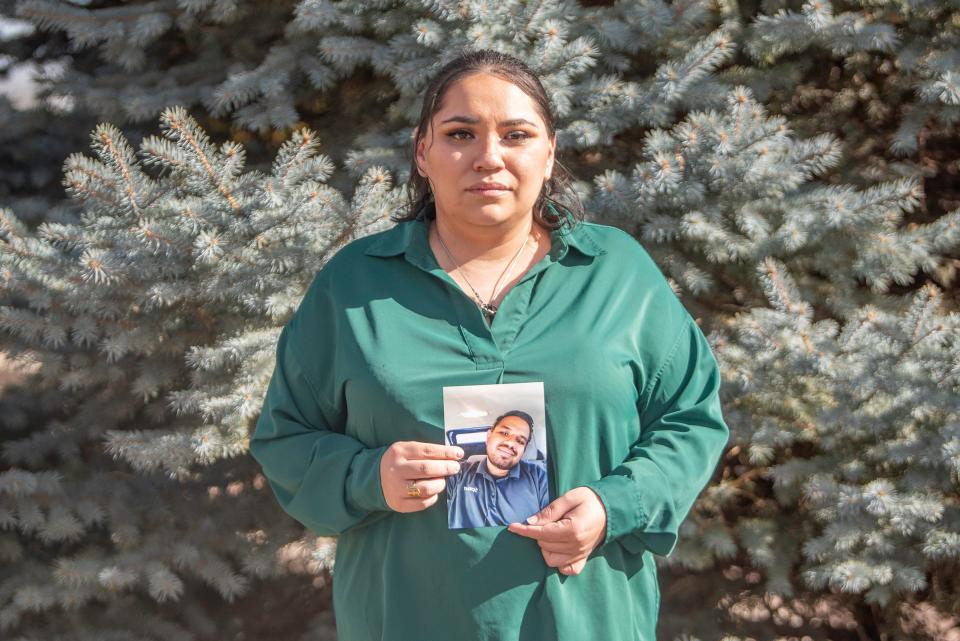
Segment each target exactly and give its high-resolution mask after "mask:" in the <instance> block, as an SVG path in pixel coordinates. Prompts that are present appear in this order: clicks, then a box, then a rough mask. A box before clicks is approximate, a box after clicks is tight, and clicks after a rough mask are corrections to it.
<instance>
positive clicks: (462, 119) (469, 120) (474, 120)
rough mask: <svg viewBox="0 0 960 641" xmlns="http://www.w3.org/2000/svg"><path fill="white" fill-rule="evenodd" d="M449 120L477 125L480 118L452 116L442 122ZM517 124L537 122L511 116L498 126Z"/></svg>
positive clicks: (533, 125)
mask: <svg viewBox="0 0 960 641" xmlns="http://www.w3.org/2000/svg"><path fill="white" fill-rule="evenodd" d="M448 122H462V123H464V124H467V125H476V124H478V123H479V122H480V119H479V118H473V117H471V116H451V117H449V118H447V119H446V120H444V121H442V122H441V123H440V124H441V125H443V124H446V123H448ZM517 125H530V126H531V127H536V126H537V125H536V123H532V122H530V121H529V120H527V119H526V118H511V119H510V120H501V121H500V122H499V123H498V124H497V126H499V127H515V126H517Z"/></svg>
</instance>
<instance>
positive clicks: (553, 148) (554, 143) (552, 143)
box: [543, 135, 557, 180]
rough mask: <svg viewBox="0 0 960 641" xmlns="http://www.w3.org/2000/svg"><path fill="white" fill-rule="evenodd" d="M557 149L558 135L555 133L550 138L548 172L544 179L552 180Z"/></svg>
mask: <svg viewBox="0 0 960 641" xmlns="http://www.w3.org/2000/svg"><path fill="white" fill-rule="evenodd" d="M556 149H557V136H556V135H554V136H553V138H551V139H550V151H549V152H548V153H547V172H546V174H545V175H544V177H543V179H544V180H550V176H552V175H553V159H554V157H555V155H554V154H555V152H556Z"/></svg>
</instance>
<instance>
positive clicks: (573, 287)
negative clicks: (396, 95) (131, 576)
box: [250, 51, 728, 641]
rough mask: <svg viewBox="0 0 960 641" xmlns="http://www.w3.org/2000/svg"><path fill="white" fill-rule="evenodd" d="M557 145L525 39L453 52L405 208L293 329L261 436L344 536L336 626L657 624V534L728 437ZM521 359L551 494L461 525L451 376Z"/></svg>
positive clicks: (576, 629) (287, 475)
mask: <svg viewBox="0 0 960 641" xmlns="http://www.w3.org/2000/svg"><path fill="white" fill-rule="evenodd" d="M555 149H556V135H555V126H554V120H553V116H552V114H551V111H550V108H549V103H548V100H547V97H546V94H545V92H544V90H543V87H542V86H541V84H540V82H539V81H538V79H537V78H536V76H535V75H534V74H533V73H532V72H531V71H530V69H528V68H527V67H526V66H525V65H524V64H523V63H522V62H521V61H519V60H517V59H515V58H512V57H510V56H506V55H503V54H500V53H496V52H493V51H476V52H473V53H468V54H465V55H463V56H461V57H459V58H457V59H455V60H453V61H452V62H450V63H449V64H447V65H446V66H445V67H444V68H443V69H441V70H440V72H439V73H438V75H437V76H436V77H435V78H434V80H433V82H432V83H431V85H430V86H429V87H428V89H427V92H426V95H425V96H424V103H423V110H422V113H421V117H420V122H419V124H418V126H417V129H416V131H415V136H414V141H413V165H412V167H411V175H412V178H411V186H412V191H413V194H412V199H411V200H412V203H413V206H412V207H411V208H410V212H408V215H406V216H404V217H403V218H401V219H400V221H399V222H398V224H397V225H396V226H395V227H393V228H392V229H390V230H387V231H384V232H380V233H377V234H373V235H371V236H368V237H366V238H361V239H358V240H356V241H353V242H351V243H349V244H348V245H347V246H346V247H344V248H343V249H341V250H340V251H339V252H338V253H337V254H336V255H335V256H334V257H333V258H332V259H331V260H330V261H329V262H328V263H327V264H326V265H325V266H324V268H323V269H322V270H321V271H320V273H319V274H318V275H317V276H316V278H315V279H314V281H313V282H312V284H311V286H310V288H309V290H308V291H307V293H306V295H305V297H304V299H303V301H302V302H301V305H300V307H299V308H298V310H297V312H296V313H295V314H294V316H293V317H292V318H291V319H290V321H289V322H288V323H287V325H286V326H285V327H284V328H283V331H282V332H281V334H280V338H279V341H278V345H277V360H276V369H275V370H274V373H273V377H272V378H271V381H270V385H269V388H268V391H267V396H266V399H265V402H264V407H263V411H262V414H261V416H260V419H259V421H258V423H257V426H256V429H255V431H254V434H253V436H252V438H251V442H250V450H251V453H252V454H253V456H254V457H255V458H256V460H257V461H258V462H259V463H260V464H261V466H262V467H263V470H264V474H265V475H266V477H267V478H268V479H269V481H270V485H271V487H272V489H273V491H274V493H275V495H276V497H277V499H278V501H279V502H280V504H281V505H282V506H283V508H284V509H285V510H286V511H287V512H288V513H289V514H291V515H292V516H293V517H294V518H296V519H297V520H299V521H300V522H302V523H303V524H305V525H307V526H308V527H310V528H312V529H313V530H314V531H316V532H317V533H319V534H323V535H337V536H339V539H338V543H337V556H336V570H335V579H334V611H335V615H336V621H337V631H338V635H339V638H340V640H341V641H372V640H374V639H377V640H381V639H382V640H394V639H396V640H402V641H414V640H432V639H458V640H459V639H490V640H493V639H497V640H508V639H522V640H525V641H526V640H530V641H534V640H547V639H551V640H552V639H582V638H586V637H587V635H590V637H592V638H599V639H605V640H619V639H644V640H648V641H653V640H654V639H655V626H656V620H657V614H658V609H659V601H660V596H659V589H658V586H657V577H656V568H655V565H654V558H653V554H654V553H656V554H660V555H667V554H669V553H670V552H671V551H672V550H673V547H674V545H675V543H676V537H677V530H678V528H679V525H680V523H681V521H682V520H683V519H684V518H685V516H686V515H687V513H688V512H689V509H690V507H691V505H692V503H693V501H694V499H695V498H696V496H697V494H698V493H699V492H700V490H701V489H702V488H703V487H704V486H705V485H706V483H707V482H708V481H709V478H710V476H711V474H712V471H713V469H714V467H715V465H716V463H717V461H718V459H719V456H720V454H721V452H722V449H723V447H724V445H725V444H726V441H727V436H728V429H727V426H726V425H725V424H724V422H723V418H722V416H721V411H720V405H719V400H718V396H717V392H718V388H719V385H720V376H719V372H718V369H717V363H716V360H715V359H714V357H713V355H712V354H711V352H710V348H709V345H708V343H707V341H706V339H705V338H704V336H703V334H702V333H701V332H700V330H699V328H698V327H697V325H696V323H695V322H693V319H692V318H691V317H690V315H689V314H688V313H687V312H686V310H685V309H684V307H683V306H682V305H681V304H680V302H679V300H678V299H677V297H676V296H675V295H674V293H673V291H672V290H671V289H670V287H669V285H668V283H667V282H666V280H665V279H664V277H663V275H662V274H661V273H660V271H659V270H658V268H657V267H656V265H655V264H654V263H653V262H652V260H651V259H650V257H649V256H648V255H647V253H646V252H645V251H644V250H643V248H642V247H641V246H640V245H639V244H638V243H637V242H636V241H635V240H634V239H633V238H632V237H631V236H629V235H628V234H626V233H624V232H622V231H620V230H617V229H615V228H612V227H607V226H604V225H598V224H592V223H587V222H584V221H582V220H580V219H581V217H582V216H580V215H575V214H574V213H572V209H571V208H570V207H565V206H562V205H561V204H560V202H559V201H558V200H555V199H554V198H553V196H552V195H553V194H558V192H559V191H561V190H562V188H563V186H564V185H565V184H566V182H567V180H566V179H567V177H566V176H564V175H563V174H564V172H563V170H562V168H561V167H560V166H559V164H558V163H556V162H555V160H554V153H555ZM558 195H559V194H558ZM532 381H542V382H543V383H544V394H545V411H546V422H547V435H548V436H547V450H548V451H549V452H550V456H549V462H548V474H549V486H550V497H551V498H552V501H551V502H550V504H549V505H547V507H546V508H545V509H543V510H542V511H541V512H540V513H538V514H537V515H535V516H534V517H532V518H531V519H530V521H531V522H530V523H514V524H511V525H510V526H509V527H483V528H474V529H465V530H451V529H449V528H448V526H447V510H446V506H445V503H446V501H441V500H440V499H441V493H442V492H443V489H444V485H445V479H446V477H447V476H449V475H451V474H455V473H457V471H458V470H459V464H458V462H457V461H458V459H460V458H461V457H462V455H463V452H462V451H461V450H460V449H459V448H457V447H452V446H446V445H443V433H444V432H443V403H442V389H443V387H444V386H457V385H485V384H490V385H493V384H500V383H517V382H532Z"/></svg>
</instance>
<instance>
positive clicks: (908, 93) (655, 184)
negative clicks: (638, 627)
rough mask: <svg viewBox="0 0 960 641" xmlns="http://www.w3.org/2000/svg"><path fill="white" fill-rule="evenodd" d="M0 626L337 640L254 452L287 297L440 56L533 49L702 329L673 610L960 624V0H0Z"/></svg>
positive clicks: (842, 623)
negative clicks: (18, 367)
mask: <svg viewBox="0 0 960 641" xmlns="http://www.w3.org/2000/svg"><path fill="white" fill-rule="evenodd" d="M0 11H2V13H3V15H5V16H8V17H11V18H14V17H15V18H16V19H18V20H22V21H25V22H26V23H28V24H30V25H33V26H34V27H35V29H34V30H32V31H30V32H29V33H25V34H21V35H18V36H16V37H12V38H10V39H7V40H4V41H2V42H0V55H2V56H3V57H2V58H0V65H3V68H4V69H5V70H6V71H9V70H11V69H13V68H14V67H15V65H17V64H19V63H22V62H24V61H33V62H37V63H44V62H58V63H60V64H62V72H61V73H59V74H58V75H56V76H52V77H50V78H47V79H45V80H43V83H42V91H41V94H40V96H39V98H40V102H39V103H38V106H37V108H35V109H32V110H28V111H21V110H16V109H14V108H13V107H12V105H11V104H10V103H9V102H8V101H5V100H3V99H0V123H2V127H0V139H2V144H0V199H2V201H0V202H2V207H0V350H3V351H4V352H6V353H7V355H8V357H9V358H10V359H12V360H13V361H14V362H20V361H22V362H24V363H27V364H29V369H28V370H25V371H24V372H23V373H22V374H20V375H18V376H17V377H15V378H14V380H13V381H11V382H10V383H8V385H7V386H6V387H5V388H4V389H3V391H2V392H0V434H2V439H3V440H2V452H0V453H2V458H0V466H2V467H0V559H2V561H3V563H2V566H0V634H2V635H3V637H4V638H11V639H18V640H19V639H52V638H63V639H74V638H76V639H81V638H84V639H85V638H91V637H96V638H109V639H113V638H116V639H128V638H137V639H143V638H156V639H164V638H177V639H206V638H211V639H222V638H237V639H239V638H256V639H259V638H271V639H325V638H333V631H332V613H331V612H330V597H329V586H330V580H331V575H330V567H331V561H332V551H333V546H334V545H335V541H332V540H330V539H324V538H318V537H316V536H315V535H312V534H311V533H310V532H305V531H304V529H303V527H302V526H300V525H299V524H297V523H296V522H295V521H293V520H292V519H290V518H289V517H288V516H286V515H285V514H284V513H283V512H282V511H280V510H279V508H278V507H277V506H276V503H275V501H274V500H273V497H272V495H271V494H270V491H269V488H268V487H267V485H266V484H265V480H264V479H263V477H262V476H261V475H260V474H259V470H258V469H257V466H256V465H255V463H254V462H253V461H252V460H251V459H250V458H249V457H248V456H247V454H246V439H247V438H248V435H249V431H250V430H251V429H252V425H253V421H254V420H255V419H256V416H257V413H258V411H259V404H260V402H261V400H262V398H263V393H264V391H265V386H266V382H267V380H268V379H269V375H270V372H271V369H272V365H273V348H274V343H275V340H276V336H277V333H278V331H279V328H280V327H281V326H282V325H283V323H284V322H285V320H286V318H287V317H288V316H289V314H290V313H291V312H292V310H293V309H294V308H295V306H296V304H297V303H298V302H299V299H300V297H301V296H302V294H303V291H304V288H305V287H306V284H307V283H309V281H310V280H311V278H312V276H313V274H315V273H316V271H317V270H318V269H319V268H320V267H321V266H322V265H323V263H324V262H325V260H326V259H327V258H328V257H329V256H330V255H331V254H332V253H333V252H335V251H336V250H337V249H338V248H339V247H341V246H342V245H343V243H345V242H349V241H350V240H351V239H353V238H356V237H359V236H362V235H365V234H368V233H371V232H373V231H376V230H378V229H382V228H384V227H386V226H388V225H389V224H390V223H389V221H388V220H387V219H386V218H385V216H386V215H388V214H389V213H390V212H392V211H395V210H396V209H397V208H398V207H400V206H401V205H402V202H403V200H402V190H401V186H402V185H403V183H404V182H405V180H406V179H407V174H406V172H407V168H408V165H409V156H408V154H407V149H406V145H407V141H408V140H409V135H410V131H411V128H412V125H413V122H414V118H415V116H416V114H417V112H418V110H419V99H420V96H421V94H422V91H423V88H424V84H425V82H426V81H427V80H428V78H429V77H430V75H431V73H432V72H433V71H435V70H436V69H437V66H438V65H439V64H442V63H443V62H445V61H446V60H447V59H449V58H450V57H452V56H454V55H456V54H457V53H458V51H459V50H460V48H462V47H493V48H498V49H502V50H504V51H508V52H510V53H513V54H514V55H518V56H519V57H521V58H523V59H524V60H526V61H527V62H528V63H529V64H530V65H531V66H532V67H533V68H534V69H535V70H536V71H537V72H538V73H539V74H541V77H542V78H543V80H544V84H545V85H546V87H547V89H548V92H549V93H550V96H551V99H552V101H553V103H554V107H555V110H556V113H557V115H558V118H559V123H560V132H559V138H560V141H559V142H560V150H561V155H560V159H561V160H562V161H563V162H564V163H565V164H566V165H567V166H568V167H570V169H571V170H572V171H573V172H574V174H575V175H577V176H578V177H579V178H580V179H581V182H580V183H579V184H578V191H579V193H580V194H581V197H582V199H583V201H584V204H585V207H586V209H587V211H588V214H589V216H590V218H591V219H593V220H596V221H598V222H604V223H607V224H614V225H617V226H619V227H622V228H623V229H626V230H627V231H629V232H630V233H632V234H634V235H635V236H636V237H637V238H638V240H640V242H641V243H642V244H643V245H644V246H645V247H646V248H647V249H648V251H649V252H650V253H651V255H653V256H654V258H655V260H657V262H658V264H659V265H660V266H661V268H662V269H663V271H664V273H665V274H666V275H667V276H668V277H669V278H670V279H671V282H672V284H674V285H675V288H676V290H677V293H678V294H679V295H680V296H681V299H682V300H683V302H684V304H685V305H686V306H687V308H688V309H689V310H690V311H691V312H692V313H693V315H694V316H695V317H696V318H697V319H698V322H700V324H701V326H702V327H703V328H704V330H705V331H707V332H708V333H709V336H710V338H711V342H712V344H713V346H714V350H715V353H716V354H717V357H718V359H719V360H720V362H721V366H722V368H723V371H724V388H723V395H724V398H723V402H724V413H725V417H726V418H727V422H728V423H729V425H730V426H731V429H732V431H733V434H732V438H731V443H730V448H729V450H728V451H727V453H726V454H725V456H724V458H723V460H722V461H721V463H720V465H719V466H718V468H717V470H716V476H715V479H714V483H712V484H711V486H710V487H709V488H708V489H707V490H705V491H704V493H703V495H702V496H701V498H700V500H699V501H698V503H697V505H696V506H695V508H694V510H693V512H692V513H691V515H690V517H689V519H688V521H687V523H686V524H685V526H684V531H683V538H682V539H681V543H680V545H679V546H678V548H677V549H676V551H675V552H674V553H673V554H672V555H671V556H670V557H668V558H661V559H658V563H659V567H660V571H661V586H662V594H663V596H662V615H661V622H660V629H659V636H660V637H661V638H663V639H671V640H672V639H678V638H679V639H684V640H685V641H689V640H690V639H694V638H697V639H714V638H716V639H719V638H723V637H725V636H731V637H739V638H751V637H752V638H756V639H773V638H804V637H809V638H811V639H857V640H858V641H859V640H862V639H893V638H896V639H955V638H960V622H958V621H957V619H955V618H951V615H952V614H955V613H957V612H960V586H958V585H957V578H956V577H957V576H960V571H958V570H960V567H958V566H960V564H958V559H960V507H958V498H960V412H958V405H960V395H958V393H957V392H958V389H960V341H958V336H960V333H958V327H960V316H958V314H957V311H956V310H957V279H956V270H957V267H958V265H960V254H958V246H960V210H958V207H960V196H958V172H960V163H958V153H957V149H960V145H958V132H957V122H958V119H960V72H958V71H957V70H958V69H960V43H958V36H960V2H958V0H948V1H933V0H930V1H910V0H899V1H893V0H891V1H884V0H866V1H863V2H827V1H822V0H815V1H812V2H777V1H772V2H740V3H738V2H705V1H701V0H688V1H678V2H673V3H666V2H659V1H655V0H653V1H629V2H579V3H577V2H557V1H544V2H518V1H506V2H497V3H494V2H490V1H474V2H468V1H462V2H458V1H447V0H424V1H420V2H391V1H386V0H373V1H363V0H361V1H355V0H341V1H338V2H330V1H322V0H317V1H313V0H302V1H300V2H269V3H268V2H247V3H236V2H233V1H231V0H153V1H150V2H125V3H119V2H96V1H80V0H78V1H75V2H65V1H54V0H29V1H22V2H0Z"/></svg>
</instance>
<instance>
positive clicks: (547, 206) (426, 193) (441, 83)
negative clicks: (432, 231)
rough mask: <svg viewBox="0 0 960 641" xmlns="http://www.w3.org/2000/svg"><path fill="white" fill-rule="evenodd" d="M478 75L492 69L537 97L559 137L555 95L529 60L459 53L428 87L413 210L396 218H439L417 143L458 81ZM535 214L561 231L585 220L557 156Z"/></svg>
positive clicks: (410, 186)
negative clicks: (553, 103)
mask: <svg viewBox="0 0 960 641" xmlns="http://www.w3.org/2000/svg"><path fill="white" fill-rule="evenodd" d="M475 73H487V74H490V75H493V76H496V77H498V78H501V79H503V80H506V81H507V82H511V83H513V84H514V85H516V86H517V87H519V88H520V90H521V91H523V92H524V93H525V94H527V95H528V96H530V98H531V100H533V103H534V105H535V107H536V109H537V113H539V114H540V117H541V118H542V119H543V122H544V124H545V125H546V127H547V135H548V136H549V137H550V138H553V137H554V136H556V123H555V121H554V117H553V111H552V110H551V109H550V99H549V98H548V97H547V92H546V91H544V89H543V85H542V84H541V83H540V79H539V78H538V77H537V75H536V74H535V73H534V72H533V70H532V69H530V67H528V66H527V65H526V63H524V62H523V61H522V60H520V59H519V58H516V57H514V56H511V55H510V54H507V53H501V52H499V51H495V50H493V49H477V50H473V51H467V52H465V53H463V54H461V55H459V56H458V57H456V58H454V59H453V60H451V61H450V62H448V63H447V64H445V65H444V66H443V67H442V68H441V69H440V70H439V71H438V72H437V74H436V75H435V76H434V77H433V79H432V80H431V81H430V83H429V84H428V85H427V89H426V92H425V93H424V96H423V105H422V107H421V109H420V119H419V121H418V122H417V129H416V135H415V136H414V138H413V146H412V149H413V154H412V156H413V158H412V159H411V161H410V179H409V180H408V181H407V185H406V187H407V209H406V211H405V212H404V213H402V214H401V215H398V216H394V217H393V220H394V221H396V222H402V221H405V220H413V219H415V218H416V217H417V216H418V215H419V213H420V211H421V210H425V215H426V216H427V217H428V218H433V217H435V216H436V209H435V207H427V205H429V204H431V203H433V202H434V199H433V192H432V190H431V189H430V183H429V182H427V179H426V177H424V176H421V175H420V173H419V172H418V171H417V161H416V149H417V145H418V144H419V143H420V141H421V140H423V138H424V136H425V135H426V133H427V130H428V129H430V128H431V126H432V125H431V123H432V120H433V116H434V115H435V114H436V113H437V112H438V111H439V110H440V107H441V106H442V104H443V98H444V96H445V95H446V92H447V90H448V89H449V88H450V87H451V86H452V85H453V84H454V83H455V82H456V81H457V80H460V79H461V78H463V77H465V76H468V75H471V74H475ZM558 197H559V198H562V199H563V202H561V200H558ZM533 216H534V219H535V220H536V221H537V222H538V223H540V224H541V225H543V226H544V227H546V228H547V229H558V228H560V227H562V226H563V225H565V224H570V223H572V222H574V220H577V221H579V220H583V205H582V204H581V203H580V198H579V196H578V195H577V193H576V191H574V189H573V175H572V174H571V173H570V171H569V170H568V169H567V168H566V167H564V166H563V165H562V164H561V163H560V161H559V160H557V159H556V156H555V157H554V165H553V171H552V172H551V175H550V179H549V180H545V181H544V183H543V186H542V187H541V188H540V194H539V195H538V196H537V200H536V201H535V202H534V204H533ZM571 218H572V219H573V220H571Z"/></svg>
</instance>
